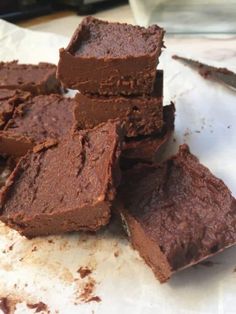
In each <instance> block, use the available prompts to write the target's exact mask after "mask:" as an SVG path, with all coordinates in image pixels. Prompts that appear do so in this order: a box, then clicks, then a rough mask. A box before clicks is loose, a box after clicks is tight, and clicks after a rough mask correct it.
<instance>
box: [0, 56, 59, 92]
mask: <svg viewBox="0 0 236 314" xmlns="http://www.w3.org/2000/svg"><path fill="white" fill-rule="evenodd" d="M1 88H4V89H20V90H24V91H28V92H30V93H31V94H33V95H40V94H50V93H57V92H59V91H60V83H59V81H58V80H57V79H56V66H55V65H54V64H50V63H39V64H38V65H33V64H19V63H18V61H12V62H0V89H1Z"/></svg>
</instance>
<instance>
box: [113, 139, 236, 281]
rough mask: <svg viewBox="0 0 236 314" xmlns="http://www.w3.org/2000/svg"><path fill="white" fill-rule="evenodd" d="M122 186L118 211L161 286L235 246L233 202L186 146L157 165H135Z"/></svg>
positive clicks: (229, 193)
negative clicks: (171, 278) (178, 274)
mask: <svg viewBox="0 0 236 314" xmlns="http://www.w3.org/2000/svg"><path fill="white" fill-rule="evenodd" d="M122 181H123V183H122V184H121V187H120V189H119V193H118V195H119V199H120V204H119V207H117V209H118V210H119V211H120V213H121V215H122V217H123V220H124V221H125V225H126V228H127V229H128V230H129V234H130V239H131V242H132V244H133V246H134V248H135V249H137V250H138V251H139V253H140V255H141V256H142V257H143V258H144V260H145V261H146V263H147V264H148V265H149V266H150V267H151V268H152V270H153V272H154V273H155V275H156V277H157V278H158V279H159V281H160V282H166V281H167V280H168V279H169V278H170V277H171V276H172V275H173V274H174V273H175V272H176V271H178V270H181V269H184V268H186V267H189V266H191V265H193V264H196V263H198V262H200V261H201V260H204V259H206V258H207V257H209V256H211V255H213V254H215V253H217V252H220V251H222V250H223V249H225V248H227V247H230V246H232V245H234V244H235V243H236V200H235V198H234V197H233V196H232V195H231V192H230V191H229V189H228V188H227V187H226V185H225V184H224V182H223V181H222V180H220V179H218V178H216V177H215V176H214V175H213V174H212V173H211V172H210V171H209V170H208V169H207V168H206V167H205V166H203V165H201V164H200V163H199V161H198V159H197V158H196V157H195V156H194V155H192V154H191V153H190V151H189V148H188V146H187V145H182V146H180V148H179V152H178V153H177V155H176V156H174V157H172V158H170V159H169V160H167V161H166V162H164V163H162V164H161V165H143V164H139V165H136V166H135V167H134V168H133V169H131V170H128V171H127V172H126V173H125V174H124V177H123V179H122Z"/></svg>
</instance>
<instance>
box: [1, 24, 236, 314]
mask: <svg viewBox="0 0 236 314" xmlns="http://www.w3.org/2000/svg"><path fill="white" fill-rule="evenodd" d="M65 27H66V25H65ZM67 43H68V38H64V37H60V36H56V35H52V34H48V33H47V34H44V33H36V32H33V31H28V30H24V29H21V28H18V27H16V26H13V25H11V24H9V23H6V22H3V21H0V59H1V60H12V59H19V61H20V62H25V63H37V62H39V61H48V62H54V63H57V61H58V49H59V48H60V47H63V46H65V45H66V44H67ZM168 43H169V45H170V48H169V49H168V50H166V51H165V52H164V53H163V55H162V61H161V65H160V67H162V68H164V70H165V103H166V104H167V103H168V102H169V101H170V100H171V99H172V100H173V101H175V103H176V108H177V112H176V130H175V135H174V138H175V141H173V142H172V143H170V145H169V149H168V151H167V155H169V154H171V153H173V152H175V151H176V150H177V147H178V145H179V144H181V143H184V142H185V143H188V144H189V145H190V148H191V150H192V152H193V153H194V154H196V155H197V156H198V157H199V158H200V161H201V162H202V163H203V164H205V165H206V166H208V167H209V168H210V169H211V171H212V172H213V173H214V174H215V175H217V176H218V177H220V178H222V179H223V180H224V181H225V183H226V184H227V185H228V186H229V188H230V189H231V191H232V193H233V194H234V195H235V196H236V161H235V160H236V93H235V92H232V91H230V90H229V89H227V88H226V87H223V86H220V85H219V84H217V83H213V82H210V81H206V80H204V79H203V78H201V77H200V76H199V75H198V74H197V73H195V72H194V71H192V70H191V69H189V68H187V67H184V66H183V65H181V64H180V63H178V62H176V61H174V60H172V59H171V54H172V53H179V54H181V55H185V56H187V57H193V58H195V59H198V60H201V61H205V62H208V63H211V64H214V65H220V66H227V67H228V68H229V69H232V70H236V40H235V39H227V40H219V39H216V40H214V39H204V40H200V39H192V40H185V39H176V40H175V39H173V40H170V39H167V46H168ZM95 70H96V69H95ZM210 261H211V262H210V263H203V264H199V265H198V266H195V267H192V268H190V269H187V270H184V271H182V272H180V273H178V274H176V275H175V276H174V277H173V278H172V279H171V280H170V282H169V283H167V284H162V285H161V284H159V282H158V281H157V280H156V279H155V277H154V275H153V274H152V272H151V270H150V269H149V268H148V267H147V266H146V265H145V263H144V262H143V261H142V259H141V258H140V257H139V255H138V253H137V252H135V251H134V250H132V248H131V247H130V244H129V243H128V241H127V240H126V237H125V235H124V233H123V232H122V229H121V228H120V226H118V225H116V224H115V223H111V226H110V227H109V228H108V229H105V230H103V231H100V232H99V233H98V234H97V235H96V236H94V235H92V234H84V233H74V234H70V235H62V236H51V237H47V238H37V239H34V240H30V241H29V240H26V239H25V238H23V237H21V236H19V235H18V234H17V233H16V232H15V231H12V230H10V229H9V228H7V227H5V226H4V225H3V224H0V297H2V296H9V298H12V300H13V302H14V303H15V304H16V313H34V312H35V309H30V308H29V307H27V306H26V304H27V303H30V304H32V303H37V302H39V301H42V302H44V303H45V304H46V305H47V307H48V310H47V311H45V312H49V311H50V313H63V314H64V313H65V314H67V313H68V314H71V313H72V314H73V313H82V314H84V313H85V314H86V313H90V314H92V313H94V314H95V313H96V314H97V313H101V314H111V313H112V314H120V313H122V314H131V313H135V314H139V313H140V314H153V313H158V314H203V313H204V314H222V313H227V314H235V313H236V272H235V271H234V270H235V268H236V248H235V247H233V248H231V249H228V250H227V251H225V252H223V253H222V254H219V255H217V256H215V257H214V258H211V259H210ZM81 266H82V267H85V266H87V267H89V268H90V269H91V270H92V273H91V274H90V275H89V276H87V277H85V278H83V279H82V278H80V276H79V273H78V272H77V271H78V269H79V268H80V267H81ZM91 283H92V286H93V289H92V291H91V296H98V297H100V299H101V302H95V301H94V302H87V303H86V302H85V300H83V292H84V289H85V287H86V285H91ZM0 312H1V311H0Z"/></svg>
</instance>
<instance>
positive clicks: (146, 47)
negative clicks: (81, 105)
mask: <svg viewBox="0 0 236 314" xmlns="http://www.w3.org/2000/svg"><path fill="white" fill-rule="evenodd" d="M163 37H164V30H163V29H162V28H160V27H158V26H157V25H152V26H150V27H148V28H144V27H140V26H133V25H129V24H122V23H109V22H106V21H102V20H98V19H96V18H93V17H86V18H85V19H84V20H83V21H82V22H81V24H80V25H79V27H78V28H77V30H76V31H75V33H74V35H73V37H72V39H71V41H70V43H69V45H68V47H67V48H66V49H63V48H62V49H60V60H59V64H58V69H57V76H58V78H59V79H60V80H61V81H62V83H63V84H64V85H65V87H68V88H72V89H78V90H79V91H81V93H83V94H100V95H120V94H123V95H131V94H132V95H143V94H150V93H151V92H152V90H153V85H154V81H155V75H156V66H157V64H158V58H159V55H160V54H161V49H162V47H163ZM94 69H96V71H94Z"/></svg>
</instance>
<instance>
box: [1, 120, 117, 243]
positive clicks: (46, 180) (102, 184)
mask: <svg viewBox="0 0 236 314" xmlns="http://www.w3.org/2000/svg"><path fill="white" fill-rule="evenodd" d="M120 141H121V130H120V127H119V125H118V124H117V123H116V122H108V123H106V124H102V125H100V126H99V127H97V128H94V129H92V130H86V131H80V132H76V131H75V133H74V134H72V135H67V136H66V138H64V140H61V141H60V142H56V141H55V140H48V141H46V142H44V143H43V144H40V145H38V146H35V147H34V149H33V151H32V152H29V153H27V154H26V155H25V156H24V157H22V158H21V160H20V161H19V163H18V164H17V166H16V168H15V170H14V171H13V173H12V174H11V176H10V177H9V178H8V180H7V183H6V185H5V187H4V188H3V189H2V190H1V195H0V201H1V216H0V219H1V221H3V222H4V223H6V224H7V225H8V226H10V227H12V228H14V229H16V230H18V231H19V232H20V233H21V234H22V235H25V236H26V237H28V238H32V237H35V236H42V235H49V234H57V233H62V232H69V231H78V230H89V231H96V230H98V229H99V228H100V227H102V226H104V225H106V224H107V223H108V222H109V219H110V206H111V201H112V200H113V199H114V197H115V191H116V186H117V185H118V183H119V180H120V172H119V161H118V158H119V154H120Z"/></svg>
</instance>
